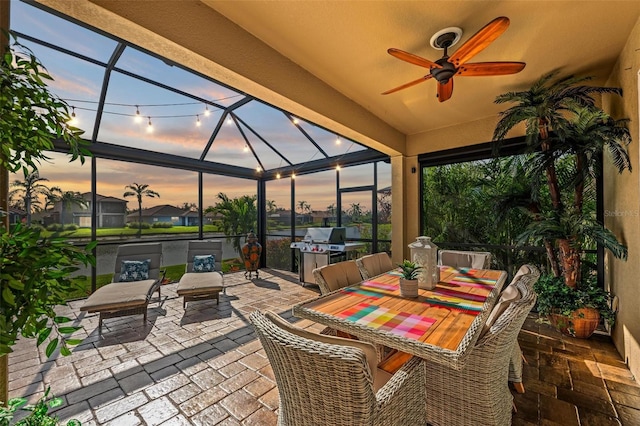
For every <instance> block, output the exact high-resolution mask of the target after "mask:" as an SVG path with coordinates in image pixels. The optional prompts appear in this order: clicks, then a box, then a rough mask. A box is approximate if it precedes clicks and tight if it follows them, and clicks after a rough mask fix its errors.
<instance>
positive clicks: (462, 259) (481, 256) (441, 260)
mask: <svg viewBox="0 0 640 426" xmlns="http://www.w3.org/2000/svg"><path fill="white" fill-rule="evenodd" d="M438 265H447V266H453V267H454V268H474V269H488V268H489V267H490V266H491V253H489V252H488V251H462V250H440V251H439V252H438Z"/></svg>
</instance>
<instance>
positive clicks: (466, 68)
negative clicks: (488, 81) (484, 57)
mask: <svg viewBox="0 0 640 426" xmlns="http://www.w3.org/2000/svg"><path fill="white" fill-rule="evenodd" d="M525 65H527V64H525V63H524V62H475V63H472V64H464V65H462V66H461V67H460V68H458V72H457V73H456V75H461V76H483V75H506V74H515V73H518V72H520V71H522V70H523V69H524V67H525Z"/></svg>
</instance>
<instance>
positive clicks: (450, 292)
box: [292, 266, 507, 370]
mask: <svg viewBox="0 0 640 426" xmlns="http://www.w3.org/2000/svg"><path fill="white" fill-rule="evenodd" d="M506 278H507V273H506V272H505V271H497V270H489V269H469V268H452V267H448V266H442V267H440V282H439V283H438V284H437V285H436V288H435V289H433V290H424V289H420V290H419V292H418V293H419V294H418V297H417V298H404V297H401V296H400V289H399V282H400V272H399V271H398V270H393V271H389V272H386V273H384V274H381V275H379V276H377V277H374V278H371V279H369V280H365V281H362V282H361V283H359V284H356V285H353V286H350V287H345V288H341V289H339V290H336V291H333V292H331V293H328V294H325V295H322V296H320V297H317V298H314V299H312V300H310V301H306V302H303V303H300V304H297V305H295V306H294V307H293V308H292V310H293V315H295V316H297V317H300V318H306V319H309V320H312V321H315V322H317V323H320V324H323V325H326V326H329V327H331V328H334V329H336V330H340V331H343V332H345V333H348V334H351V335H355V336H357V337H358V338H360V339H362V340H364V341H367V342H371V343H375V344H380V345H384V346H387V347H389V348H394V349H398V350H400V351H403V352H406V353H409V354H412V355H416V356H418V357H421V358H424V359H426V360H429V361H433V362H437V363H439V364H444V365H448V366H450V367H452V368H454V369H456V370H459V369H461V368H462V367H463V366H464V360H465V358H466V356H467V355H468V353H469V351H470V350H471V349H472V347H473V345H474V344H475V343H476V341H477V339H478V337H479V335H480V332H481V330H482V326H483V325H484V323H485V322H486V319H487V317H488V315H489V313H490V311H491V309H492V308H493V306H494V304H495V302H496V300H497V297H498V295H499V294H500V291H501V290H502V287H503V285H504V282H505V280H506Z"/></svg>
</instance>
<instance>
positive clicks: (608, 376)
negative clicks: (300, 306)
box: [9, 269, 640, 426]
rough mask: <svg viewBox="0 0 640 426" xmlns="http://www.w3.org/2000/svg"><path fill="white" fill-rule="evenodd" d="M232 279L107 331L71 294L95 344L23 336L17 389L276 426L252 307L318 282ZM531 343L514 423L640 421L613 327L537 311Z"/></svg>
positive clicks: (95, 404) (115, 322)
mask: <svg viewBox="0 0 640 426" xmlns="http://www.w3.org/2000/svg"><path fill="white" fill-rule="evenodd" d="M225 284H226V286H227V290H226V295H221V297H220V305H219V306H217V305H216V304H215V301H201V302H192V303H189V304H188V305H187V309H186V310H184V309H183V308H182V299H181V298H178V297H177V296H176V293H175V288H176V286H177V284H169V285H166V286H163V287H162V298H161V301H160V303H158V302H157V301H156V302H154V303H152V304H150V308H149V318H148V321H147V324H146V326H144V327H143V325H142V317H141V316H140V315H138V316H132V317H124V318H116V319H109V320H105V324H104V325H103V333H102V336H99V334H98V330H97V326H98V317H97V315H94V314H91V315H87V314H86V313H81V312H80V311H79V309H78V308H79V306H80V305H81V304H82V303H83V301H76V302H72V303H70V307H69V308H68V310H67V309H65V312H63V314H66V315H67V316H70V317H72V318H76V319H77V321H76V325H81V326H82V327H83V329H84V334H82V335H81V336H80V337H82V338H84V341H83V343H82V344H81V345H79V346H77V347H76V348H75V349H74V350H73V354H72V355H71V356H68V357H62V356H56V355H54V356H52V357H51V358H50V359H47V358H46V357H45V356H44V354H43V350H44V348H40V349H36V348H35V344H34V342H33V341H31V340H25V341H21V342H19V343H18V345H16V347H14V349H15V353H13V354H11V356H10V358H9V391H10V397H17V396H25V397H28V398H29V399H30V400H31V401H35V400H37V398H38V397H39V396H41V395H42V393H43V392H44V389H45V388H46V387H47V386H51V390H52V392H53V393H54V394H55V395H56V396H60V397H62V398H63V399H64V401H65V404H64V405H63V406H62V407H61V408H60V409H59V410H58V411H57V412H56V414H57V415H58V416H59V417H60V418H61V419H62V420H66V419H70V418H76V419H78V420H80V421H81V422H82V424H83V425H85V426H93V425H116V426H128V425H163V426H169V425H171V426H178V425H203V426H204V425H240V424H242V425H261V426H263V425H264V426H269V425H275V424H276V423H277V412H278V393H277V389H276V387H275V381H274V377H273V372H272V370H271V368H270V366H269V362H268V360H267V359H266V357H265V354H264V351H263V350H262V347H261V345H260V342H259V341H258V340H257V339H256V337H255V334H254V333H253V329H252V326H251V324H250V323H249V321H248V314H249V313H250V312H252V311H253V310H255V309H261V310H265V309H269V310H273V311H274V312H277V313H279V314H281V315H282V316H284V317H286V318H291V309H290V308H291V306H292V305H293V304H296V303H298V302H301V301H303V300H306V299H309V298H311V297H313V296H315V295H316V294H317V293H318V289H317V287H315V286H307V287H302V286H301V285H300V284H299V282H298V278H297V275H295V274H292V273H289V272H282V271H277V270H269V269H265V270H262V271H261V278H260V279H258V280H256V279H254V280H253V281H249V280H247V279H245V278H244V275H243V274H242V273H235V274H228V275H226V276H225ZM293 320H296V319H295V318H293V319H292V321H293ZM297 324H298V325H302V326H303V327H309V328H311V329H313V330H320V329H322V327H321V326H319V325H317V324H313V323H311V322H309V321H298V322H297ZM77 334H78V335H79V334H80V332H78V333H77ZM520 345H521V347H522V350H523V352H524V354H525V357H526V358H527V360H528V362H529V364H528V365H527V366H525V380H524V385H525V388H526V393H525V394H523V395H518V394H515V403H516V406H517V409H518V411H517V413H516V414H514V417H513V424H514V425H534V424H540V425H582V426H584V425H620V424H622V425H638V424H640V386H638V384H637V383H636V382H635V380H634V378H633V377H632V375H631V373H630V372H629V370H628V369H627V368H626V366H625V364H624V362H623V361H622V359H621V358H620V356H619V355H618V353H617V352H616V350H615V348H614V347H613V344H612V343H611V342H610V340H609V338H608V337H606V336H599V335H597V336H594V337H592V338H591V339H589V340H577V339H572V338H568V337H564V336H562V335H560V334H559V333H557V332H555V331H553V330H552V329H551V328H550V327H548V326H545V325H539V324H537V323H536V322H535V318H534V316H533V315H532V316H531V318H529V319H528V320H527V322H526V324H525V326H524V328H523V330H522V332H521V333H520ZM43 346H44V345H43ZM328 426H330V425H328Z"/></svg>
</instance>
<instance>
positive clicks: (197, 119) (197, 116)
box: [196, 115, 202, 127]
mask: <svg viewBox="0 0 640 426" xmlns="http://www.w3.org/2000/svg"><path fill="white" fill-rule="evenodd" d="M201 125H202V123H201V122H200V116H199V115H196V126H198V127H200V126H201Z"/></svg>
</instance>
